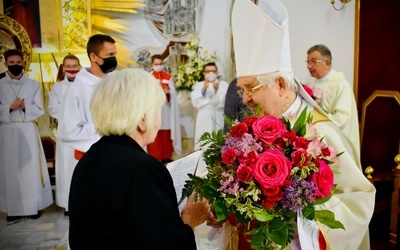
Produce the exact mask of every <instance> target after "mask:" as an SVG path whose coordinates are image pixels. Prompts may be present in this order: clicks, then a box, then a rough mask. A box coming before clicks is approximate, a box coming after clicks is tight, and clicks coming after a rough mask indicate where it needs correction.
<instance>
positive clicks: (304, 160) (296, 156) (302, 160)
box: [291, 148, 310, 167]
mask: <svg viewBox="0 0 400 250" xmlns="http://www.w3.org/2000/svg"><path fill="white" fill-rule="evenodd" d="M291 157H292V162H293V165H294V166H296V167H303V166H308V163H310V157H309V156H308V154H307V150H305V149H304V148H299V149H297V150H296V151H293V152H292V154H291Z"/></svg>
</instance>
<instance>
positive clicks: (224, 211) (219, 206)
mask: <svg viewBox="0 0 400 250" xmlns="http://www.w3.org/2000/svg"><path fill="white" fill-rule="evenodd" d="M214 210H215V214H216V215H217V219H218V221H221V220H225V219H226V217H227V216H228V212H229V210H228V208H227V207H226V204H225V201H224V199H216V200H215V203H214Z"/></svg>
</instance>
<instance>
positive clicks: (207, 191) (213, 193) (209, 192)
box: [200, 185, 219, 199]
mask: <svg viewBox="0 0 400 250" xmlns="http://www.w3.org/2000/svg"><path fill="white" fill-rule="evenodd" d="M200 191H201V193H202V194H203V195H204V196H206V197H208V198H209V199H211V198H217V197H218V196H219V194H218V192H217V190H216V189H214V188H212V187H210V186H209V185H203V186H201V187H200Z"/></svg>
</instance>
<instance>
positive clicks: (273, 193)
mask: <svg viewBox="0 0 400 250" xmlns="http://www.w3.org/2000/svg"><path fill="white" fill-rule="evenodd" d="M262 192H263V194H264V195H265V196H266V197H269V198H274V199H275V200H276V201H280V200H282V197H283V192H282V190H281V189H280V187H272V188H262Z"/></svg>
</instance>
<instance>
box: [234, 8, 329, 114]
mask: <svg viewBox="0 0 400 250" xmlns="http://www.w3.org/2000/svg"><path fill="white" fill-rule="evenodd" d="M232 34H233V46H234V50H235V62H236V74H237V77H238V78H239V77H245V76H257V75H263V74H268V73H274V72H292V66H291V57H290V42H289V14H288V12H287V10H286V8H285V6H284V5H283V4H282V3H281V2H280V1H279V0H258V4H257V5H256V4H254V3H253V2H252V1H251V0H235V4H234V6H233V10H232ZM295 81H296V83H297V86H298V91H297V92H298V93H299V95H301V96H302V97H303V98H304V99H305V100H306V101H307V102H308V103H309V104H311V105H312V106H313V107H314V108H316V109H317V110H318V111H319V112H321V113H322V114H325V112H324V111H323V110H322V108H321V107H320V106H319V105H318V104H317V103H316V102H315V101H314V100H313V99H312V98H311V96H310V95H308V94H307V92H306V91H305V90H304V88H303V86H302V85H301V83H300V82H299V81H298V80H297V79H296V78H295Z"/></svg>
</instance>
